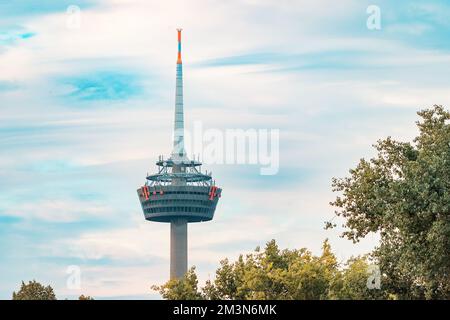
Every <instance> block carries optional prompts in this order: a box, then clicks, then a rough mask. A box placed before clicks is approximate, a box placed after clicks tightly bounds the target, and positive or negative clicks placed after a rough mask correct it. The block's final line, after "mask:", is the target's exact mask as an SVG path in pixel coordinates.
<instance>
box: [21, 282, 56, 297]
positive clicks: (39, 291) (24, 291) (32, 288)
mask: <svg viewBox="0 0 450 320" xmlns="http://www.w3.org/2000/svg"><path fill="white" fill-rule="evenodd" d="M12 299H13V300H56V296H55V293H54V292H53V289H52V287H50V286H46V287H45V286H43V285H42V284H40V283H39V282H36V280H33V281H29V282H28V284H25V283H24V282H23V281H22V285H21V287H20V290H19V291H18V292H17V293H16V292H13V296H12Z"/></svg>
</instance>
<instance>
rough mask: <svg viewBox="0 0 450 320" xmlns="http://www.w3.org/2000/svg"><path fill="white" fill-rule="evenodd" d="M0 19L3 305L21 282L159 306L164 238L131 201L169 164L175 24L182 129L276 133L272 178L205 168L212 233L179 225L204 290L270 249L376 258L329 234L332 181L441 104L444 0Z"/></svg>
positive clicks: (51, 12)
mask: <svg viewBox="0 0 450 320" xmlns="http://www.w3.org/2000/svg"><path fill="white" fill-rule="evenodd" d="M371 4H375V5H378V6H379V7H380V10H381V29H380V30H369V29H367V27H366V20H367V18H368V15H367V13H366V9H367V7H368V6H369V5H371ZM69 5H78V6H79V7H80V9H81V20H80V21H81V24H80V28H75V29H74V28H68V27H67V24H66V22H67V19H68V16H67V13H66V10H67V7H68V6H69ZM0 18H1V19H0V21H1V22H0V70H1V71H0V298H1V299H9V298H10V296H11V293H12V291H13V290H16V289H17V288H18V286H19V284H20V281H22V280H31V279H37V280H39V281H41V282H43V283H49V284H52V286H53V287H54V288H55V290H56V293H57V295H58V297H60V298H64V297H69V298H70V297H75V296H77V295H79V294H81V293H83V294H89V295H92V296H95V297H97V298H104V299H109V298H114V297H121V298H157V297H158V295H157V294H156V293H155V292H151V291H150V285H151V284H158V283H162V282H164V281H165V280H166V279H167V277H168V263H169V260H168V258H169V256H168V253H169V228H168V225H166V224H157V223H149V222H146V221H144V218H143V215H142V212H141V209H140V205H139V202H138V199H137V196H136V193H135V190H136V188H137V187H138V186H140V185H142V184H143V182H144V177H145V174H146V172H151V171H153V170H154V168H155V167H154V162H155V160H156V159H157V157H158V155H160V154H166V155H167V154H168V153H169V152H170V146H171V141H170V139H171V125H172V121H173V119H172V116H173V106H174V89H175V88H174V85H175V61H176V32H175V28H176V27H178V26H182V27H183V29H184V31H183V62H184V81H185V112H186V119H185V120H186V126H187V128H188V129H189V128H191V127H192V123H193V121H194V120H195V121H197V120H200V121H202V123H203V125H204V127H205V128H218V129H227V128H242V129H248V128H268V129H270V128H272V129H280V171H279V173H278V174H277V175H275V176H261V175H259V167H256V166H251V165H208V166H207V167H208V170H212V171H213V174H214V176H215V178H216V179H217V182H218V184H219V185H221V186H222V187H223V188H224V196H223V197H222V199H221V203H220V205H219V207H218V209H217V212H216V217H215V220H214V221H213V222H210V223H204V224H203V223H202V224H193V225H190V226H189V229H190V231H189V232H190V235H189V249H190V252H189V254H190V256H189V264H190V265H196V266H197V270H198V272H199V275H200V278H201V280H202V281H204V280H206V279H208V277H211V276H213V274H214V270H215V268H216V267H217V266H218V261H219V260H220V259H221V258H224V257H230V258H233V257H236V256H237V255H238V253H241V252H248V251H251V250H252V249H254V247H256V246H257V245H263V244H264V243H265V242H266V241H268V240H270V239H272V238H275V239H277V240H278V241H279V242H280V245H281V246H282V247H291V248H293V247H308V248H310V249H312V250H313V251H315V252H318V251H319V250H320V246H321V242H322V241H323V240H324V239H325V238H329V239H330V241H331V244H332V246H333V248H334V250H335V251H336V252H337V253H338V256H339V259H341V260H344V259H346V258H348V257H350V256H351V255H356V254H360V253H366V252H369V251H370V250H371V248H372V247H373V246H374V245H376V236H373V237H370V238H369V239H367V240H365V241H363V242H362V243H360V244H358V245H354V244H352V243H351V242H349V241H346V240H344V239H341V238H339V236H338V235H339V230H336V231H325V230H323V222H324V221H325V220H327V219H329V218H330V217H332V214H333V208H331V207H330V206H329V205H328V203H329V201H331V200H333V198H334V195H333V193H332V192H331V187H330V184H331V178H332V177H334V176H345V175H346V173H347V171H348V169H349V168H350V167H352V166H354V165H355V164H356V163H357V161H358V159H360V158H361V157H370V156H372V155H373V154H374V151H373V150H372V148H371V144H373V143H374V142H376V140H377V139H379V138H383V137H386V136H389V135H390V136H393V137H395V138H397V139H401V140H410V139H411V138H413V137H414V135H415V134H416V133H417V132H416V129H415V126H414V121H415V120H417V116H416V113H415V112H416V111H417V110H419V109H421V108H425V107H428V106H431V105H433V104H442V105H445V106H447V107H448V105H449V104H450V103H449V102H450V94H449V89H448V88H449V86H450V77H448V74H450V45H449V41H448V39H450V6H449V5H448V4H447V3H446V1H437V0H434V1H376V2H373V1H370V2H369V1H360V0H355V1H351V0H346V1H341V2H339V4H336V2H335V1H320V2H314V3H313V2H311V1H301V0H297V1H288V0H286V1H269V0H263V1H253V0H241V1H238V0H233V1H226V2H225V1H194V2H192V3H190V4H189V5H187V4H186V3H183V2H181V1H167V2H166V1H164V2H162V1H143V0H142V1H138V0H129V1H125V0H110V1H106V0H96V1H95V0H92V1H58V2H55V1H32V0H29V1H19V0H17V1H3V0H0ZM274 199H276V201H274ZM70 265H78V266H79V267H80V268H81V272H82V273H81V275H82V282H81V289H80V290H73V289H69V288H67V286H66V281H67V274H66V269H67V267H68V266H70Z"/></svg>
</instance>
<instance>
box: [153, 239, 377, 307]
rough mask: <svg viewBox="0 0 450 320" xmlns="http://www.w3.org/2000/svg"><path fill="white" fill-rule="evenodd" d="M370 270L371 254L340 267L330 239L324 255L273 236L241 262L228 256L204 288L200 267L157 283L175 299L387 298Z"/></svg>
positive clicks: (158, 289)
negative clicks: (370, 281)
mask: <svg viewBox="0 0 450 320" xmlns="http://www.w3.org/2000/svg"><path fill="white" fill-rule="evenodd" d="M367 271H368V263H367V260H366V259H365V258H355V259H352V260H351V261H350V262H349V263H348V266H347V267H346V268H344V269H340V268H339V264H338V263H337V260H336V257H335V255H334V254H333V252H332V251H331V247H330V244H329V243H328V241H327V240H326V241H325V242H324V244H323V248H322V254H321V255H320V256H314V255H313V254H312V253H311V252H310V251H308V250H307V249H300V250H287V249H286V250H280V249H279V248H278V245H277V244H276V242H275V240H272V241H270V242H268V243H267V244H266V247H265V249H264V250H263V251H261V250H259V248H257V249H256V250H255V251H254V252H253V253H251V254H247V255H246V256H245V257H244V256H243V255H241V256H239V258H238V259H237V260H236V261H235V262H230V261H229V260H228V259H224V260H222V261H221V262H220V267H219V268H218V269H217V271H216V276H215V278H214V280H212V281H211V280H208V281H207V282H206V284H205V286H204V287H203V288H202V289H201V290H199V288H198V282H197V277H196V275H195V271H194V269H191V270H190V271H189V272H188V273H187V274H186V276H185V277H184V278H182V279H180V280H171V281H169V282H167V283H166V284H165V285H162V286H159V287H158V286H153V287H152V288H153V289H154V290H157V291H159V292H160V294H161V295H162V297H163V298H165V299H171V300H177V299H211V300H219V299H223V300H253V299H262V300H266V299H286V300H292V299H375V298H383V297H384V295H383V294H382V291H381V290H369V289H367V278H368V276H369V275H368V273H367ZM369 291H377V293H374V292H369Z"/></svg>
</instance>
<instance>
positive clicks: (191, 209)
mask: <svg viewBox="0 0 450 320" xmlns="http://www.w3.org/2000/svg"><path fill="white" fill-rule="evenodd" d="M177 32H178V58H177V68H176V92H175V121H174V135H173V137H174V139H173V150H172V153H171V155H170V157H169V158H167V159H164V157H163V156H160V157H159V159H158V161H157V162H156V166H157V172H156V173H154V174H151V175H148V176H147V177H146V182H145V184H144V185H143V186H142V187H140V188H139V189H138V190H137V193H138V196H139V201H140V203H141V206H142V210H143V212H144V216H145V219H146V220H149V221H155V222H168V223H170V278H171V279H175V278H180V277H182V276H183V275H184V274H185V273H186V272H187V224H188V223H189V222H202V221H209V220H212V219H213V217H214V212H215V210H216V206H217V203H218V201H219V198H220V196H221V193H222V189H220V188H218V187H217V186H216V185H215V181H214V180H213V179H212V176H211V173H208V172H202V170H201V166H202V163H201V162H200V161H197V160H190V159H189V158H188V157H187V155H186V151H185V149H184V113H183V64H182V61H181V29H177Z"/></svg>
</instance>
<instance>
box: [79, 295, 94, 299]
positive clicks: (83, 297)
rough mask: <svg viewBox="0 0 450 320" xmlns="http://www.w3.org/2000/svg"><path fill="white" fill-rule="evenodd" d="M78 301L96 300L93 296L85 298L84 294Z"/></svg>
mask: <svg viewBox="0 0 450 320" xmlns="http://www.w3.org/2000/svg"><path fill="white" fill-rule="evenodd" d="M78 300H94V298H92V297H91V296H85V295H84V294H82V295H81V296H79V297H78Z"/></svg>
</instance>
